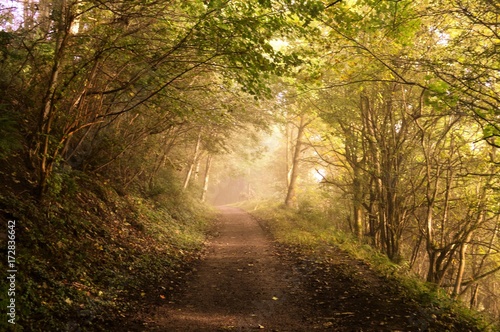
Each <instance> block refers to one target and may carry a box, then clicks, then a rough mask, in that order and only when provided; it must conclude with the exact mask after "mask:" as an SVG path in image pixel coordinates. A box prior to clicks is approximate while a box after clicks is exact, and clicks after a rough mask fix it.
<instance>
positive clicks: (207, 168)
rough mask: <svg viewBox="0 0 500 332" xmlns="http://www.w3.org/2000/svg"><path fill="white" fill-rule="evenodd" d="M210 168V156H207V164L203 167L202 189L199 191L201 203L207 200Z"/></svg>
mask: <svg viewBox="0 0 500 332" xmlns="http://www.w3.org/2000/svg"><path fill="white" fill-rule="evenodd" d="M211 167H212V155H210V154H209V155H207V163H206V165H205V176H204V177H203V189H202V191H201V201H202V202H205V200H206V198H207V191H208V182H209V179H210V168H211Z"/></svg>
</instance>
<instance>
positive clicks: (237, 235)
mask: <svg viewBox="0 0 500 332" xmlns="http://www.w3.org/2000/svg"><path fill="white" fill-rule="evenodd" d="M220 211H221V217H220V220H219V225H218V228H217V231H218V234H217V236H215V237H214V238H213V240H212V241H211V243H210V245H209V247H208V252H207V254H206V255H205V257H204V259H203V260H202V261H201V262H200V263H199V265H198V266H197V269H196V270H195V271H194V274H193V275H192V276H191V277H192V278H190V280H189V281H188V282H187V284H185V287H184V291H181V292H178V293H175V294H173V297H172V299H171V301H170V302H169V303H168V304H167V303H165V304H162V305H159V306H150V307H149V309H148V310H147V312H146V313H145V316H143V317H142V318H141V319H140V321H141V324H140V325H141V327H140V328H137V329H135V328H134V329H132V330H133V331H164V332H176V331H177V332H189V331H206V332H212V331H256V330H262V331H280V332H285V331H289V332H291V331H294V332H308V331H313V330H314V331H320V330H323V331H344V332H348V331H364V332H366V331H372V332H379V331H388V332H389V331H391V332H396V331H415V332H417V331H475V329H473V328H472V329H470V328H469V327H468V326H467V325H461V323H459V322H457V321H456V320H455V318H454V315H452V314H449V313H448V312H447V311H441V310H439V308H435V307H432V306H431V307H422V306H421V305H420V304H419V303H417V302H415V301H413V300H409V299H407V298H405V297H404V292H403V291H402V289H401V288H399V287H398V286H396V285H395V284H394V283H393V282H391V281H390V280H387V279H386V278H384V277H382V276H379V275H378V274H376V273H375V272H374V271H373V270H372V269H371V268H370V267H369V266H368V265H367V264H365V263H363V262H360V261H357V260H354V259H352V258H351V257H349V256H348V255H347V254H346V253H344V252H342V251H340V250H339V249H336V248H334V247H331V246H327V245H325V247H324V248H322V249H319V250H321V251H322V252H321V253H319V252H311V253H306V252H304V251H296V250H295V249H293V248H285V247H280V248H277V247H275V246H274V244H273V243H272V241H271V240H270V239H269V238H268V237H267V236H266V232H265V231H264V230H263V229H262V228H261V227H260V225H259V223H258V222H257V221H256V220H255V219H253V218H252V217H250V216H249V215H248V214H247V213H245V212H243V211H241V210H240V209H237V208H231V207H222V208H220ZM318 257H323V258H322V259H319V258H318ZM125 329H126V328H125ZM120 331H125V330H123V329H121V330H120ZM129 331H131V330H130V329H129Z"/></svg>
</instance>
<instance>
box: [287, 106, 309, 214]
mask: <svg viewBox="0 0 500 332" xmlns="http://www.w3.org/2000/svg"><path fill="white" fill-rule="evenodd" d="M307 124H308V123H306V120H305V115H301V116H300V124H299V126H298V128H297V129H298V130H297V139H296V142H295V149H294V152H293V159H292V168H291V174H290V182H289V184H288V190H287V194H286V198H285V205H286V206H287V207H293V206H294V205H295V203H296V185H297V178H298V176H299V163H300V154H301V150H302V136H303V135H304V129H305V127H306V126H307Z"/></svg>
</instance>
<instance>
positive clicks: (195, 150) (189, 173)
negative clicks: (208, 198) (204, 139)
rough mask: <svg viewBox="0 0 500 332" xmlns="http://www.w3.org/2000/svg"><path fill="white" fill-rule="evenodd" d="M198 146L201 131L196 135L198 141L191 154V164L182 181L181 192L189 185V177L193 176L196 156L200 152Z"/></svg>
mask: <svg viewBox="0 0 500 332" xmlns="http://www.w3.org/2000/svg"><path fill="white" fill-rule="evenodd" d="M200 145H201V131H200V133H199V134H198V140H197V141H196V146H195V148H194V153H193V160H192V161H191V164H190V165H189V169H188V171H187V174H186V178H185V180H184V185H183V187H182V189H183V190H186V189H187V187H188V185H189V180H190V179H191V175H192V174H193V169H194V167H195V166H196V161H197V160H198V154H199V152H200Z"/></svg>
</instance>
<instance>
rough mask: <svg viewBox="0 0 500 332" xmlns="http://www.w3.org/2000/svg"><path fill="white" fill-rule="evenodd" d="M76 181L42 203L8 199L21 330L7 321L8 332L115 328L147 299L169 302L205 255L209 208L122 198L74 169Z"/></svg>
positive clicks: (5, 213) (166, 199)
mask: <svg viewBox="0 0 500 332" xmlns="http://www.w3.org/2000/svg"><path fill="white" fill-rule="evenodd" d="M71 179H72V181H71V183H70V184H71V185H70V186H67V185H65V183H67V182H64V181H63V182H61V183H58V186H57V190H56V194H53V195H52V196H51V197H48V198H46V199H45V200H44V201H43V202H41V203H40V202H38V201H35V200H33V199H31V198H30V197H29V195H24V196H23V195H21V194H17V195H16V194H14V193H9V192H3V193H1V194H0V218H1V219H2V220H3V223H4V224H7V220H16V241H17V243H16V246H17V247H16V249H17V251H16V264H17V266H18V275H17V278H16V304H17V305H16V324H15V325H12V324H8V323H7V322H6V319H3V320H1V321H0V330H2V331H9V330H13V331H107V330H108V327H107V326H108V323H110V322H113V321H119V320H121V319H123V318H124V317H126V316H127V315H129V314H131V313H132V312H133V311H135V310H137V309H138V308H137V304H138V303H139V301H141V300H142V301H143V300H145V299H146V298H147V299H152V300H155V301H160V302H162V301H168V298H169V293H170V292H171V291H172V290H173V289H174V288H175V287H176V285H177V284H178V283H179V282H180V279H181V278H182V275H183V274H182V271H183V270H184V269H185V267H186V266H187V264H189V263H190V262H191V261H193V260H195V259H197V257H198V256H199V252H200V249H201V248H202V245H203V242H204V240H205V234H206V230H207V225H208V220H209V219H210V218H211V216H212V212H211V211H210V210H209V209H208V208H206V207H202V206H200V204H199V203H197V204H195V202H194V201H193V202H192V201H190V200H189V199H188V198H187V197H184V196H182V195H175V196H173V197H172V196H167V195H168V193H164V194H163V196H162V195H159V196H156V197H155V199H154V200H152V199H144V198H142V197H141V195H139V194H136V195H134V194H129V195H128V196H120V195H118V193H117V192H116V191H115V190H114V189H112V188H111V187H110V186H109V185H106V184H105V182H104V181H99V180H96V179H89V178H88V177H87V176H86V175H85V174H79V173H76V172H74V173H73V174H71ZM195 206H197V207H195ZM2 242H4V237H2ZM2 248H6V245H4V243H2ZM4 250H5V249H4ZM4 257H5V256H4ZM6 263H7V262H6V260H2V267H1V268H2V271H4V273H5V271H7V267H6ZM3 278H4V276H3ZM4 279H5V278H4ZM3 284H4V283H2V285H3ZM1 291H2V295H4V294H6V289H1ZM2 297H3V296H2ZM4 304H5V303H2V306H3V307H5V306H4Z"/></svg>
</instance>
